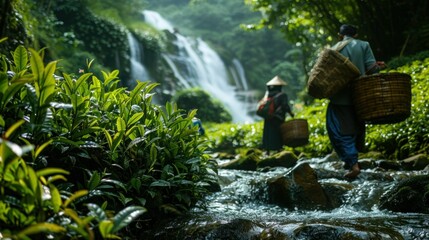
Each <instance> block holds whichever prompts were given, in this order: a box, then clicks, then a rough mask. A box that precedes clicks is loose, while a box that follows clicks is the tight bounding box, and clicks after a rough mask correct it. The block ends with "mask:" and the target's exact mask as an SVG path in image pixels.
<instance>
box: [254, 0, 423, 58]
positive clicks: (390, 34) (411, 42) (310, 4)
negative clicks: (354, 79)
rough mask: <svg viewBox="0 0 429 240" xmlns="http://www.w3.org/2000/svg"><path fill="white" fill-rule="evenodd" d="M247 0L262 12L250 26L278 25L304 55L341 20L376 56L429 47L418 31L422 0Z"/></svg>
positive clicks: (330, 37)
mask: <svg viewBox="0 0 429 240" xmlns="http://www.w3.org/2000/svg"><path fill="white" fill-rule="evenodd" d="M246 3H248V4H249V5H250V6H252V8H253V9H254V10H256V11H259V12H261V13H262V19H261V20H260V21H259V23H258V24H257V25H254V26H252V25H250V26H249V28H253V29H257V28H262V27H268V28H277V29H280V30H281V31H282V32H283V33H284V34H285V36H286V37H287V38H288V40H289V41H290V42H296V43H297V44H298V45H299V46H301V48H302V49H303V52H304V54H305V57H306V58H307V60H308V59H311V58H312V57H311V56H312V55H313V54H314V53H317V51H315V50H317V49H319V48H320V47H321V46H324V45H326V44H327V43H329V44H332V43H333V41H335V40H336V39H335V36H336V35H337V32H338V29H339V26H340V25H341V24H342V23H350V24H354V25H357V26H358V27H359V36H360V37H362V38H363V39H365V40H368V41H369V42H370V43H371V46H372V48H373V49H374V51H375V55H376V57H377V58H378V59H384V60H389V59H390V58H392V57H394V56H398V55H399V56H401V55H403V54H404V53H405V54H412V53H416V52H419V51H422V50H426V49H427V48H428V41H427V37H422V36H428V32H429V31H428V29H429V28H428V25H429V18H428V14H427V12H428V9H429V4H428V3H427V1H425V0H416V1H390V0H381V1H361V0H345V1H344V0H341V1H339V0H337V1H318V0H305V1H288V0H246ZM415 6H419V7H418V8H416V7H415ZM380 9H383V11H382V12H383V14H380V12H381V11H380ZM380 29H383V31H380Z"/></svg>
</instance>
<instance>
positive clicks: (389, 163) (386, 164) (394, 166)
mask: <svg viewBox="0 0 429 240" xmlns="http://www.w3.org/2000/svg"><path fill="white" fill-rule="evenodd" d="M376 164H377V167H379V168H382V169H385V170H395V171H398V170H400V169H401V164H400V163H399V162H398V161H393V160H379V161H377V162H376Z"/></svg>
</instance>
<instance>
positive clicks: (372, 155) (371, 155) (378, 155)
mask: <svg viewBox="0 0 429 240" xmlns="http://www.w3.org/2000/svg"><path fill="white" fill-rule="evenodd" d="M359 158H360V159H364V158H368V159H385V158H386V157H385V156H384V154H383V153H381V152H376V151H370V152H366V153H360V154H359Z"/></svg>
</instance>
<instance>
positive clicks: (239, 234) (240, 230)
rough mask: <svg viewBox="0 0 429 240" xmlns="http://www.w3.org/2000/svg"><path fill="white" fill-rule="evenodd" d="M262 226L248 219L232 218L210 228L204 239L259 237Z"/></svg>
mask: <svg viewBox="0 0 429 240" xmlns="http://www.w3.org/2000/svg"><path fill="white" fill-rule="evenodd" d="M262 230H263V227H262V226H261V225H258V224H256V223H254V222H252V221H250V220H246V219H234V220H233V221H231V222H229V223H225V224H222V225H220V226H219V227H217V228H215V229H213V230H211V231H210V232H209V233H208V234H207V235H206V237H205V238H204V239H225V240H229V239H237V240H241V239H242V240H245V239H260V238H258V236H259V235H260V234H261V232H262Z"/></svg>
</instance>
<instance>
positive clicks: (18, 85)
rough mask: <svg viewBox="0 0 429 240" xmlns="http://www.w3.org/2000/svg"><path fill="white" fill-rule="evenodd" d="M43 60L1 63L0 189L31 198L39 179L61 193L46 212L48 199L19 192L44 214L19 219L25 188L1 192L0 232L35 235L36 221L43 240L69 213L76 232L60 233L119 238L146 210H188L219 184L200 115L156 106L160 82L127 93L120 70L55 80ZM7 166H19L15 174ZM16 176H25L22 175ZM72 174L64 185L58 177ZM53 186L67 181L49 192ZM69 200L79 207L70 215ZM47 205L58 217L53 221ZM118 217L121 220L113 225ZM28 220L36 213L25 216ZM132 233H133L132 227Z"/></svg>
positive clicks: (31, 57) (32, 57) (155, 213)
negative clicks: (196, 119) (195, 120)
mask: <svg viewBox="0 0 429 240" xmlns="http://www.w3.org/2000/svg"><path fill="white" fill-rule="evenodd" d="M42 56H43V54H39V52H37V51H35V50H32V49H30V52H29V53H28V52H27V49H25V48H24V47H22V46H21V47H18V48H17V49H16V50H15V52H14V53H13V56H12V59H9V58H4V59H2V60H3V61H1V62H2V63H3V64H2V65H1V66H0V86H1V88H0V134H1V135H2V139H0V140H1V142H0V143H1V146H0V153H2V152H1V151H3V153H2V154H3V157H0V188H1V189H9V188H11V186H12V187H13V186H14V184H15V183H14V182H15V181H16V182H22V181H23V182H26V181H30V183H28V187H30V188H31V189H32V191H35V190H37V189H36V188H35V186H36V184H38V181H40V184H42V185H46V186H47V187H48V188H49V189H51V194H55V196H52V198H51V200H50V201H52V204H53V206H50V205H49V206H46V205H45V204H44V202H46V201H45V200H44V199H42V200H43V202H40V201H42V200H40V201H39V200H38V198H35V199H34V198H32V197H31V196H30V195H22V198H25V200H26V201H28V203H29V204H32V202H33V201H36V202H35V203H37V205H36V206H35V207H32V206H30V208H29V209H30V210H31V211H33V210H34V211H36V213H35V214H36V215H37V216H38V217H37V218H29V219H27V220H26V219H23V220H22V221H15V218H14V217H15V215H14V214H13V212H15V211H17V212H20V211H21V207H20V206H19V204H17V203H18V202H20V199H17V200H15V199H14V198H13V197H15V198H17V197H16V196H14V195H15V194H14V193H13V192H11V191H16V192H19V191H20V188H15V187H13V188H12V190H11V191H9V190H6V191H2V195H0V208H1V210H2V211H0V212H2V213H3V212H4V211H3V210H5V209H6V215H0V225H1V226H7V229H6V228H2V229H1V230H0V231H1V232H0V233H1V234H6V236H9V235H11V236H12V235H15V234H18V235H19V234H21V235H22V236H26V234H30V233H33V232H34V231H32V232H27V231H26V230H25V228H26V227H29V226H30V225H33V224H39V223H40V224H42V226H40V227H39V228H38V229H37V232H38V233H39V232H46V234H53V233H54V232H56V229H57V228H55V227H53V228H49V227H46V226H44V225H43V224H44V223H45V222H46V221H50V222H55V223H57V221H58V222H60V223H58V224H59V225H61V223H62V224H64V225H67V224H68V223H69V222H70V221H64V220H63V218H62V217H59V218H58V219H56V218H55V217H56V216H57V215H58V214H59V215H64V214H65V217H64V218H68V217H70V218H72V219H73V221H74V222H76V224H77V225H78V226H77V227H76V226H74V224H72V225H70V224H68V225H70V226H71V228H72V229H74V231H71V230H68V228H64V227H63V228H61V229H60V228H58V229H60V230H58V231H59V232H61V234H63V233H64V231H65V232H66V235H67V234H72V235H73V234H77V235H83V237H84V238H91V234H93V232H94V231H95V230H97V233H98V234H100V235H102V237H108V236H110V237H115V236H114V235H113V234H117V233H118V232H119V230H121V229H122V228H123V227H124V226H126V225H128V224H129V223H130V222H131V221H132V220H133V219H135V217H137V216H138V215H140V214H141V213H143V212H144V211H146V209H147V210H148V211H147V214H145V216H147V217H149V216H150V217H153V218H157V217H161V216H162V215H160V214H159V213H173V212H174V213H179V212H182V211H186V210H188V209H189V208H191V207H192V206H193V205H194V204H195V203H196V202H197V201H198V200H200V199H201V198H202V197H203V196H204V195H205V194H206V193H207V192H208V187H209V186H213V185H214V184H215V183H216V182H217V177H216V174H215V172H216V165H215V162H214V161H213V160H210V159H209V157H208V156H207V155H206V154H205V153H204V151H205V149H206V146H205V143H204V141H203V139H202V138H200V137H199V135H198V132H197V129H196V128H194V127H192V120H191V119H192V117H193V116H194V115H195V112H196V111H191V112H189V113H185V112H184V111H183V110H182V109H178V108H177V106H176V105H174V104H170V103H167V104H166V105H165V107H161V106H158V105H155V104H152V95H153V93H152V90H153V89H154V88H155V87H156V86H157V85H156V84H153V83H148V82H139V83H137V84H136V87H135V88H134V89H132V90H131V91H127V90H126V89H125V88H121V87H119V86H118V85H119V81H120V79H119V78H118V74H119V72H118V71H113V72H110V73H106V72H103V73H102V76H103V78H102V79H99V78H97V77H96V76H94V75H93V74H92V73H82V74H79V75H78V76H73V75H68V74H66V73H63V74H61V77H56V75H54V73H56V70H57V69H56V64H57V62H56V61H52V62H49V63H48V64H46V65H45V64H44V63H43V59H42ZM88 69H90V66H88ZM17 122H20V123H21V124H20V125H16V123H17ZM9 129H11V130H9ZM9 141H10V142H12V143H13V145H12V143H9ZM18 145H19V146H23V149H24V150H25V151H24V150H19V147H18ZM7 147H8V148H7ZM11 151H13V153H14V154H15V155H16V156H14V155H13V154H12V153H11ZM5 156H6V157H5ZM9 156H12V157H9ZM18 158H22V160H19V159H18ZM4 159H11V161H9V160H6V161H5V160H4ZM10 162H15V163H16V165H13V167H11V166H12V165H10V164H11V163H10ZM28 165H29V166H31V168H28V167H27V166H28ZM15 167H16V169H18V170H14V169H15ZM46 168H47V169H55V170H48V173H50V174H57V175H58V176H57V175H55V176H54V178H53V179H52V180H49V179H47V180H45V179H43V178H42V177H44V176H45V174H46V170H44V169H46ZM19 169H22V170H19ZM31 169H34V170H31ZM57 169H59V170H57ZM10 170H12V172H10V173H7V174H6V175H5V174H4V172H5V171H10ZM19 171H21V172H22V174H21V173H19V174H18V175H16V173H18V172H19ZM26 172H36V175H35V176H34V177H32V175H31V174H30V175H28V174H26ZM38 172H41V173H40V174H37V173H38ZM42 173H43V174H42ZM66 173H67V178H65V177H63V176H60V174H66ZM27 175H28V176H27ZM33 175H34V174H33ZM15 177H16V178H15ZM29 177H32V178H31V179H27V178H29ZM54 180H62V181H61V182H60V183H58V185H56V186H54V185H50V181H54ZM9 182H12V183H9ZM11 184H12V185H11ZM15 185H16V184H15ZM40 189H44V187H43V186H41V187H40ZM52 191H53V192H52ZM3 193H5V194H3ZM38 193H40V191H38ZM60 193H61V194H60ZM73 193H78V194H77V195H76V196H74V195H73ZM35 194H37V193H35ZM11 197H12V198H11ZM77 198H79V199H77ZM68 199H70V200H68ZM72 201H73V209H70V210H69V208H68V205H69V204H70V203H71V202H72ZM48 202H49V201H48ZM51 208H54V210H55V211H54V213H52V214H50V213H51ZM88 208H90V209H89V210H88ZM8 209H11V210H10V211H12V212H10V213H8V211H9V210H8ZM22 211H27V210H25V209H24V210H22ZM63 211H64V212H65V213H63ZM104 211H107V212H109V215H107V214H106V213H104ZM94 212H95V213H94ZM110 213H112V214H110ZM114 213H117V215H116V216H118V217H117V218H118V219H116V218H111V216H113V215H114ZM26 214H27V215H28V214H30V212H28V211H27V212H25V213H23V214H22V215H23V217H24V215H25V216H26ZM39 214H42V215H43V214H47V215H43V216H44V217H39ZM28 216H30V215H28ZM79 216H83V217H82V218H85V220H80V219H79ZM90 216H96V217H90ZM51 217H52V218H55V219H50V218H51ZM20 219H21V218H20ZM96 220H97V221H99V222H100V224H98V222H97V221H96ZM6 224H7V225H6ZM48 226H51V225H48ZM60 227H61V226H60ZM76 228H78V230H76ZM80 228H82V229H80ZM66 229H67V230H66ZM127 229H128V230H130V231H133V228H132V227H130V228H127ZM22 231H24V232H22ZM85 234H88V236H89V237H88V236H86V235H85ZM122 234H123V233H122ZM46 236H47V235H43V236H42V237H41V238H42V239H46ZM34 239H37V238H34Z"/></svg>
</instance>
